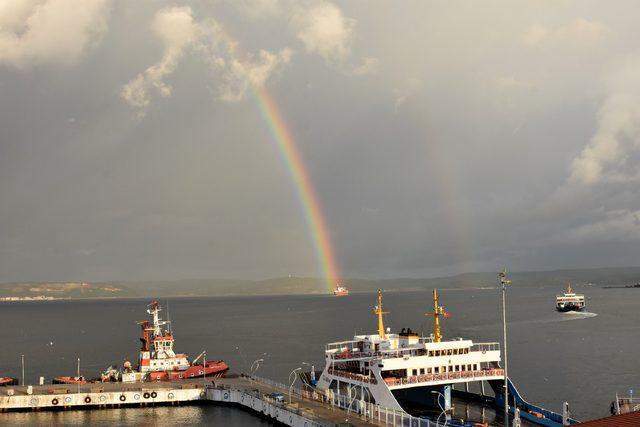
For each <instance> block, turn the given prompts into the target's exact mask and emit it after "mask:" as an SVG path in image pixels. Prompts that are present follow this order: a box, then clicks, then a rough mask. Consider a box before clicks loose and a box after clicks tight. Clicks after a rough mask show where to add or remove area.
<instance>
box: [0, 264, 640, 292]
mask: <svg viewBox="0 0 640 427" xmlns="http://www.w3.org/2000/svg"><path fill="white" fill-rule="evenodd" d="M509 277H510V278H511V279H512V281H513V283H514V284H517V285H518V286H550V287H556V288H559V287H563V286H566V284H567V283H569V282H570V283H593V284H595V285H598V286H623V285H628V284H635V283H639V282H640V267H624V268H593V269H573V270H554V271H533V272H513V273H510V274H509ZM344 283H345V285H346V287H347V288H348V289H349V290H350V291H351V292H372V291H375V290H376V289H378V288H381V289H384V290H387V291H408V290H420V289H432V288H443V289H444V288H474V287H491V286H497V284H498V282H497V274H496V273H495V272H483V273H465V274H459V275H456V276H450V277H438V278H428V279H412V278H397V279H384V280H368V279H348V280H345V281H344ZM323 293H327V289H326V285H325V283H324V281H323V280H321V279H318V278H309V277H281V278H274V279H267V280H235V279H187V280H171V281H138V282H126V281H118V282H99V283H98V282H94V283H82V282H51V283H3V284H0V297H26V296H29V297H35V296H50V297H58V298H105V297H110V298H127V297H171V296H216V295H220V296H222V295H277V294H323Z"/></svg>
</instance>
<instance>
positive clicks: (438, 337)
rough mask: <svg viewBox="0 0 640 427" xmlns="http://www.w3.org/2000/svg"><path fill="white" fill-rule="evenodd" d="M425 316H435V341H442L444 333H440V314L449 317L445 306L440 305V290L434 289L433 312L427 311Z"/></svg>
mask: <svg viewBox="0 0 640 427" xmlns="http://www.w3.org/2000/svg"><path fill="white" fill-rule="evenodd" d="M425 316H433V342H441V341H442V334H441V333H440V316H444V317H447V314H446V313H445V311H444V307H442V306H441V305H438V290H437V289H434V290H433V312H432V313H425Z"/></svg>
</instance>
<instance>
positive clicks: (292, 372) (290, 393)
mask: <svg viewBox="0 0 640 427" xmlns="http://www.w3.org/2000/svg"><path fill="white" fill-rule="evenodd" d="M301 370H302V368H300V367H298V368H296V369H294V370H293V371H291V372H290V373H289V381H291V375H293V381H291V385H290V386H289V405H291V396H292V395H293V384H294V383H295V382H296V379H298V376H297V375H296V372H298V371H301Z"/></svg>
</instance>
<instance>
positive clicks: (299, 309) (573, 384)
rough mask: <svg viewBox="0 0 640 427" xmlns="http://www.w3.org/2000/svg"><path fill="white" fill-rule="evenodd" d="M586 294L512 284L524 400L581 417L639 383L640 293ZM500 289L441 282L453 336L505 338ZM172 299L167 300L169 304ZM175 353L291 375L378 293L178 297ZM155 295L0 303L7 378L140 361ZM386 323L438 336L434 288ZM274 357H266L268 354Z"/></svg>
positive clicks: (158, 415)
mask: <svg viewBox="0 0 640 427" xmlns="http://www.w3.org/2000/svg"><path fill="white" fill-rule="evenodd" d="M576 288H577V289H576V290H577V291H579V292H584V293H585V294H586V295H587V296H588V297H589V300H588V302H587V304H588V310H589V313H581V314H562V313H557V312H556V311H555V310H554V302H555V301H554V298H555V293H556V289H550V288H543V287H539V288H536V287H527V288H522V287H520V288H519V287H517V286H513V287H512V288H511V289H509V302H508V304H509V313H508V320H509V373H510V377H511V378H512V379H513V380H514V382H515V383H516V385H517V386H518V388H519V390H520V392H521V393H522V394H523V395H524V397H525V398H526V399H528V400H529V401H531V402H533V403H537V404H540V405H542V406H543V407H546V408H548V409H552V410H556V411H559V410H560V408H561V404H562V402H563V401H568V402H569V403H570V405H571V408H572V412H573V414H574V416H575V417H576V418H578V419H582V420H585V419H590V418H595V417H599V416H605V415H607V411H608V408H609V403H610V402H611V400H612V399H613V397H614V395H615V393H616V392H620V393H627V392H628V390H629V389H630V388H635V386H636V385H639V384H640V372H639V371H638V369H637V355H638V353H639V351H640V342H639V341H638V339H637V337H638V331H637V326H638V324H639V321H640V311H639V310H638V309H637V303H636V301H637V300H638V299H640V290H638V289H601V288H599V287H596V286H584V287H580V286H577V287H576ZM499 292H500V291H499V290H498V289H483V290H481V289H476V290H444V291H442V293H441V303H442V304H443V305H444V306H445V307H446V309H447V310H448V311H449V312H451V317H450V318H448V319H446V320H445V323H444V334H445V337H465V338H470V339H473V340H474V341H476V342H487V341H499V340H500V337H501V330H502V329H501V323H500V322H501V314H500V306H499V303H500V293H499ZM160 302H161V304H163V305H166V302H167V301H166V300H161V301H160ZM168 302H169V306H170V315H171V320H172V321H173V326H174V327H173V330H174V333H175V335H176V340H177V341H176V349H177V350H179V351H186V352H187V353H188V354H190V355H192V357H195V356H196V355H198V354H199V353H200V352H201V351H202V350H204V349H207V353H208V355H209V356H208V357H209V358H214V357H215V358H221V359H224V360H225V361H227V363H229V365H230V366H231V368H232V370H234V371H242V370H245V371H247V370H248V366H249V365H251V362H252V361H253V360H255V359H258V358H264V359H265V362H263V363H262V364H261V366H260V369H259V371H258V374H259V375H262V376H266V377H271V378H274V379H278V380H280V381H283V382H284V381H286V378H287V376H288V374H289V372H290V371H291V370H292V369H294V368H296V367H298V366H301V364H302V362H308V363H314V364H315V365H316V367H320V366H321V363H322V361H323V349H324V344H325V343H327V342H330V341H338V340H345V339H349V338H351V336H352V335H353V334H354V332H356V333H365V332H369V333H372V332H373V331H374V330H375V327H376V321H375V318H374V316H373V315H372V314H371V308H372V306H373V305H374V303H375V295H374V294H373V293H371V294H369V293H366V294H352V295H351V296H349V297H346V298H334V297H330V296H324V295H323V296H277V297H220V298H172V299H169V300H168ZM146 303H147V301H145V300H139V299H129V300H90V301H49V302H22V303H0V325H2V328H1V329H0V340H1V343H2V344H1V345H0V375H10V376H15V377H19V376H20V355H21V354H25V360H26V377H27V381H28V382H33V383H35V382H36V381H37V378H38V377H39V376H40V375H42V376H45V377H47V378H51V377H52V376H58V375H73V374H74V373H75V370H76V359H77V358H78V357H80V358H81V368H82V374H83V375H85V376H93V375H96V374H97V373H98V372H99V371H100V370H102V369H104V368H106V367H107V366H109V365H110V364H114V363H117V364H122V361H123V360H124V359H125V358H126V359H129V360H132V361H134V362H135V360H136V357H137V351H138V345H139V341H138V335H139V327H138V326H137V325H136V323H135V321H136V320H142V319H145V318H146V313H145V308H146V307H145V306H146ZM384 304H385V309H386V310H387V311H389V312H390V314H389V315H388V316H387V326H390V327H391V328H392V329H393V330H394V331H398V330H400V329H401V328H403V327H411V328H412V329H414V330H416V329H417V330H423V331H425V333H427V334H428V333H429V332H430V328H431V324H432V323H431V321H430V320H429V318H428V317H425V316H424V313H425V312H426V311H428V310H429V307H431V306H432V303H431V293H430V291H419V292H418V291H417V292H387V293H386V294H385V300H384ZM265 353H266V354H265ZM168 421H171V422H173V423H176V424H184V425H205V424H207V425H208V424H218V425H225V426H243V425H262V424H263V422H262V421H261V420H259V419H258V418H254V417H252V416H251V415H250V414H248V413H244V412H242V411H239V410H236V409H231V408H224V407H210V406H196V407H172V408H165V407H163V408H145V409H136V408H130V409H114V410H107V411H69V412H57V413H46V412H41V413H38V414H33V413H27V414H15V413H12V414H0V424H3V425H25V424H26V425H29V424H57V425H82V424H88V423H91V424H94V425H143V426H146V425H158V424H165V423H166V422H168Z"/></svg>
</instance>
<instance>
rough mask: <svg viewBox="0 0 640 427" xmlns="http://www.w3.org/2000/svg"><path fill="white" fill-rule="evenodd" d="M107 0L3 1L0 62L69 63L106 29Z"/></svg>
mask: <svg viewBox="0 0 640 427" xmlns="http://www.w3.org/2000/svg"><path fill="white" fill-rule="evenodd" d="M108 3H109V0H3V1H2V2H0V64H2V63H4V64H8V65H11V66H14V67H17V68H24V67H28V66H31V65H39V64H56V65H72V64H74V63H76V62H78V61H79V60H80V58H81V57H82V55H83V54H84V53H85V51H86V50H87V49H88V48H89V47H90V46H91V45H92V44H94V43H96V42H97V41H99V40H100V39H101V37H102V35H103V34H104V33H105V32H106V30H107V16H108V13H109V8H108Z"/></svg>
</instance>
